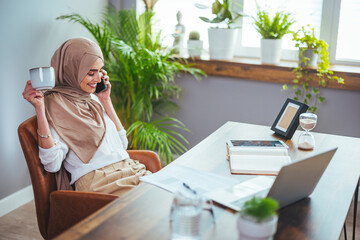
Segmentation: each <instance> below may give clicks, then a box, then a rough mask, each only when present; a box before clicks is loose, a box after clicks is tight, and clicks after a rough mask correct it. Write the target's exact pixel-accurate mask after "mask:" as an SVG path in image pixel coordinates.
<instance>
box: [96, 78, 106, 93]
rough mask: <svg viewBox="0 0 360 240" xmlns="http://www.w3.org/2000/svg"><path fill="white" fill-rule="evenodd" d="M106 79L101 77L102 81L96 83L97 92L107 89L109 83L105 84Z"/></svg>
mask: <svg viewBox="0 0 360 240" xmlns="http://www.w3.org/2000/svg"><path fill="white" fill-rule="evenodd" d="M104 81H105V80H104V79H103V78H101V82H99V83H98V84H97V85H96V90H95V93H100V92H102V91H105V90H106V89H107V85H106V84H105V82H104Z"/></svg>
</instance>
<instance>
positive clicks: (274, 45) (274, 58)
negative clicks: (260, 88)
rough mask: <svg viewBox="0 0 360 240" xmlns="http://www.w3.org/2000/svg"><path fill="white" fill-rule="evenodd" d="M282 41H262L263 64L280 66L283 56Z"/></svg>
mask: <svg viewBox="0 0 360 240" xmlns="http://www.w3.org/2000/svg"><path fill="white" fill-rule="evenodd" d="M281 45H282V39H264V38H263V39H261V62H262V63H266V64H278V63H279V62H280V56H281Z"/></svg>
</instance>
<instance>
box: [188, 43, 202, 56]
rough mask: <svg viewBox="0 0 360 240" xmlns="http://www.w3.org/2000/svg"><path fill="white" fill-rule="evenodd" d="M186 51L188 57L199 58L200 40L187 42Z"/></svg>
mask: <svg viewBox="0 0 360 240" xmlns="http://www.w3.org/2000/svg"><path fill="white" fill-rule="evenodd" d="M187 49H188V53H189V56H190V57H200V55H201V51H202V49H203V41H202V40H188V41H187Z"/></svg>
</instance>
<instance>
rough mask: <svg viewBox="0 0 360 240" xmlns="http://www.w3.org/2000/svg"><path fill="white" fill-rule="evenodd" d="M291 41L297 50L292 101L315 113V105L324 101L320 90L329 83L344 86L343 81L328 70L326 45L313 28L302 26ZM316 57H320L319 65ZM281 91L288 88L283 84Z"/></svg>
mask: <svg viewBox="0 0 360 240" xmlns="http://www.w3.org/2000/svg"><path fill="white" fill-rule="evenodd" d="M307 26H308V27H309V25H307ZM293 40H294V41H295V42H296V44H295V46H296V47H297V48H298V49H299V64H298V66H297V67H296V68H294V70H293V72H294V73H295V79H293V80H292V82H293V84H294V85H293V89H294V95H295V96H294V99H295V100H298V101H302V102H304V103H305V104H308V105H309V106H310V107H309V109H308V111H309V112H312V113H315V112H316V110H317V104H318V103H323V102H324V101H325V98H324V97H323V96H321V95H320V88H321V87H326V86H327V85H328V84H329V82H330V81H334V82H336V83H337V84H340V85H341V84H344V79H343V78H341V77H338V76H334V73H333V71H331V70H329V66H330V64H329V53H328V51H327V48H328V45H327V43H326V42H325V41H324V40H321V39H318V38H316V36H315V30H314V28H312V29H311V30H307V29H306V28H305V27H304V26H303V27H301V29H300V30H299V31H297V32H295V33H293ZM318 55H320V61H319V63H318V61H317V59H318ZM315 73H316V74H315ZM282 89H283V90H288V86H287V85H286V84H284V85H283V88H282Z"/></svg>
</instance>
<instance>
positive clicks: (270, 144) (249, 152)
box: [226, 140, 291, 175]
mask: <svg viewBox="0 0 360 240" xmlns="http://www.w3.org/2000/svg"><path fill="white" fill-rule="evenodd" d="M226 147H227V156H228V159H229V163H230V171H231V173H235V174H258V175H277V174H278V172H279V171H280V169H281V168H282V167H283V166H284V165H286V164H289V163H291V158H290V156H289V153H288V147H287V146H286V144H285V143H284V142H282V141H278V140H230V141H227V142H226Z"/></svg>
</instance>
